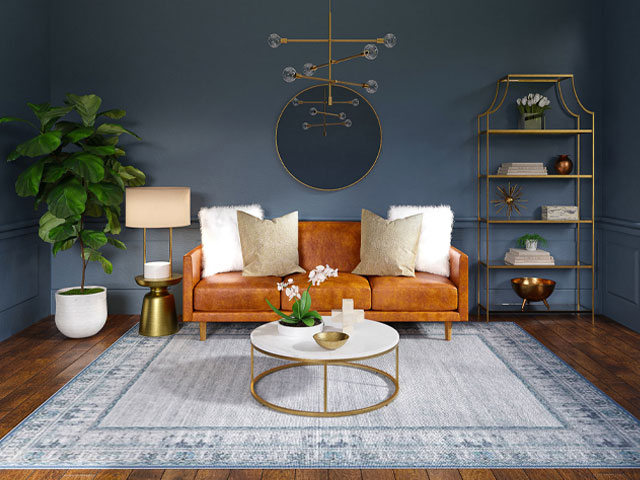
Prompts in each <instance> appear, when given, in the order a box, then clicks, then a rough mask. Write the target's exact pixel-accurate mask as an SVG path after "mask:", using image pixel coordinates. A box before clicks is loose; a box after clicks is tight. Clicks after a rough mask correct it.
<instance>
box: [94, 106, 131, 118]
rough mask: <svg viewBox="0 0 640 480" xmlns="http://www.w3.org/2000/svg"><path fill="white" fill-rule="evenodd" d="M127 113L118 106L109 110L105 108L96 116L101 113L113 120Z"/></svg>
mask: <svg viewBox="0 0 640 480" xmlns="http://www.w3.org/2000/svg"><path fill="white" fill-rule="evenodd" d="M126 114H127V112H126V111H125V110H120V109H118V108H112V109H111V110H105V111H104V112H100V113H99V114H98V116H100V115H103V116H105V117H107V118H112V119H114V120H120V119H121V118H122V117H124V116H125V115H126Z"/></svg>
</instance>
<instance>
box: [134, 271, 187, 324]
mask: <svg viewBox="0 0 640 480" xmlns="http://www.w3.org/2000/svg"><path fill="white" fill-rule="evenodd" d="M181 281H182V275H181V274H179V273H176V272H173V273H172V274H171V276H170V277H168V278H158V279H149V278H144V275H138V276H137V277H136V283H137V284H138V285H140V286H141V287H149V288H150V289H151V291H150V292H149V293H147V294H146V295H145V296H144V300H143V301H142V313H141V314H140V330H139V331H140V335H145V336H147V337H163V336H165V335H172V334H174V333H176V332H177V331H178V316H177V315H176V301H175V299H174V298H173V294H171V293H170V292H169V287H170V286H172V285H177V284H178V283H180V282H181Z"/></svg>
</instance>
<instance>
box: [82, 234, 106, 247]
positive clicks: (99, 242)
mask: <svg viewBox="0 0 640 480" xmlns="http://www.w3.org/2000/svg"><path fill="white" fill-rule="evenodd" d="M80 239H81V240H82V241H83V242H84V244H85V245H88V246H89V248H93V249H95V250H98V249H99V248H100V247H104V246H105V245H106V244H107V236H106V235H105V234H104V233H103V232H98V231H96V230H82V231H81V232H80Z"/></svg>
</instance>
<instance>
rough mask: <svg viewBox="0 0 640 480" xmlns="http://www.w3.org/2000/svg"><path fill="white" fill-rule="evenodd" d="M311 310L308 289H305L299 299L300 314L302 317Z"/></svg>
mask: <svg viewBox="0 0 640 480" xmlns="http://www.w3.org/2000/svg"><path fill="white" fill-rule="evenodd" d="M310 308H311V295H309V288H307V289H306V290H305V291H304V292H302V295H301V297H300V314H301V315H302V316H303V317H304V316H305V315H306V314H307V312H308V311H309V309H310Z"/></svg>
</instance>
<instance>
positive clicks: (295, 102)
mask: <svg viewBox="0 0 640 480" xmlns="http://www.w3.org/2000/svg"><path fill="white" fill-rule="evenodd" d="M291 104H292V105H293V106H294V107H297V106H299V105H300V99H299V98H298V97H293V100H291Z"/></svg>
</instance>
